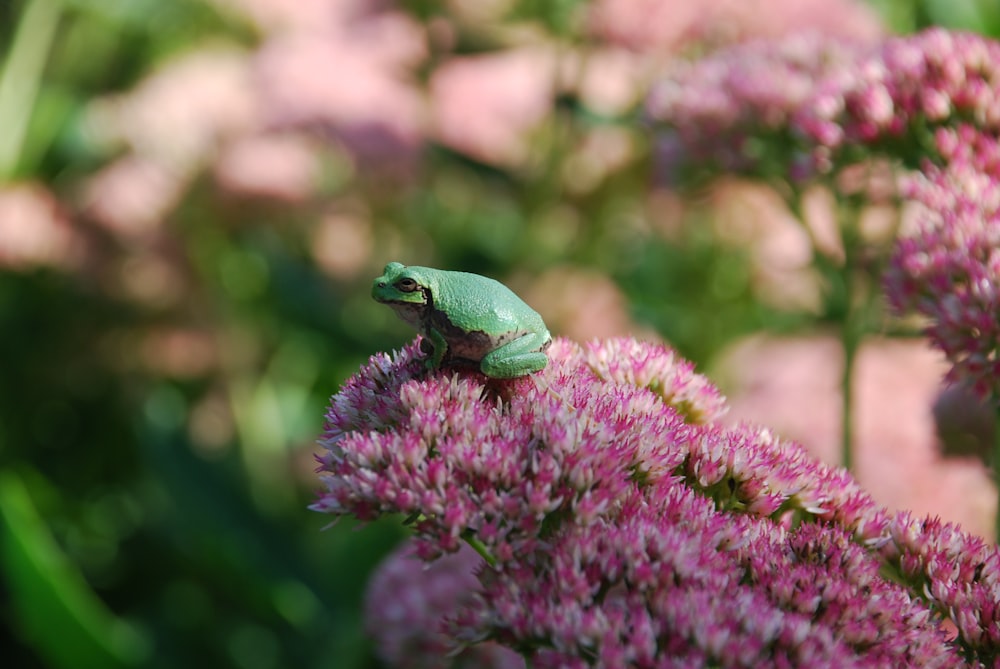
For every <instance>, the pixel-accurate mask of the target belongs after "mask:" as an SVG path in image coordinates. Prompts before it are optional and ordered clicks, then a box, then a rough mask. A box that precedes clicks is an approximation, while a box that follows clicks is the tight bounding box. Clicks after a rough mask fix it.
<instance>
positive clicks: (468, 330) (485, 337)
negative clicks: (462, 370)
mask: <svg viewBox="0 0 1000 669" xmlns="http://www.w3.org/2000/svg"><path fill="white" fill-rule="evenodd" d="M372 297H373V298H374V299H375V300H376V301H377V302H380V303H382V304H386V305H388V306H389V307H391V308H392V309H393V311H395V312H396V315H398V316H399V317H400V318H401V319H402V320H404V321H405V322H407V323H409V324H410V325H411V326H413V327H414V328H416V330H417V331H418V332H419V333H420V334H421V335H423V336H424V340H423V343H422V349H423V350H424V352H425V353H428V358H427V361H426V362H425V366H426V368H427V369H428V370H435V369H440V368H441V367H443V366H449V365H467V366H473V367H478V369H479V371H480V372H482V373H483V374H485V375H486V376H487V377H490V378H494V379H513V378H517V377H522V376H527V375H528V374H532V373H534V372H538V371H541V370H542V369H544V368H545V366H546V365H547V364H548V362H549V358H548V356H547V355H546V353H545V350H546V349H547V348H548V347H549V345H550V344H551V343H552V336H551V335H550V334H549V331H548V328H546V326H545V322H544V321H543V320H542V317H541V316H540V315H539V314H538V312H536V311H535V310H534V309H532V308H531V307H529V306H528V305H527V304H526V303H525V302H524V301H523V300H522V299H521V298H520V297H518V296H517V295H516V294H515V293H514V291H512V290H511V289H510V288H508V287H507V286H505V285H503V284H502V283H500V282H499V281H496V280H494V279H491V278H489V277H486V276H482V275H480V274H472V273H470V272H456V271H450V270H440V269H434V268H431V267H420V266H417V265H410V266H407V265H404V264H402V263H399V262H390V263H389V264H387V265H386V266H385V269H384V270H383V272H382V276H380V277H378V278H377V279H375V281H374V283H373V284H372ZM427 342H429V345H427V346H426V347H425V346H424V344H426V343H427Z"/></svg>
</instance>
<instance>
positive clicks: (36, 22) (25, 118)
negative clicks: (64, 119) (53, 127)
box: [0, 0, 62, 183]
mask: <svg viewBox="0 0 1000 669" xmlns="http://www.w3.org/2000/svg"><path fill="white" fill-rule="evenodd" d="M61 14H62V7H61V5H60V3H59V2H58V0H30V1H29V2H28V3H27V5H26V6H25V7H24V9H23V10H22V12H21V18H20V21H19V22H18V25H17V29H16V31H15V32H14V38H13V41H12V42H11V47H10V51H9V52H8V53H7V61H6V62H5V63H4V65H3V69H2V70H0V128H3V132H0V183H3V182H5V181H7V180H9V179H10V178H11V177H12V176H13V174H14V171H15V169H16V168H17V163H18V159H19V158H20V156H21V150H22V148H23V146H24V142H25V138H26V137H27V134H28V123H29V122H30V120H31V115H32V112H33V111H34V107H35V99H36V98H37V97H38V90H39V89H40V88H41V83H42V75H43V74H44V72H45V63H46V61H47V60H48V56H49V52H50V51H51V48H52V42H53V40H54V39H55V33H56V27H57V26H58V24H59V17H60V15H61Z"/></svg>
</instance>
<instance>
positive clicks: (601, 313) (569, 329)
mask: <svg viewBox="0 0 1000 669" xmlns="http://www.w3.org/2000/svg"><path fill="white" fill-rule="evenodd" d="M525 296H526V298H527V300H528V302H529V303H531V304H533V305H536V306H537V307H538V310H539V311H540V312H541V313H544V314H545V321H546V323H548V324H549V326H550V328H552V329H553V330H555V331H557V332H561V333H563V335H564V336H566V337H569V338H570V339H575V340H577V341H586V340H588V339H593V338H595V337H600V338H607V337H614V336H621V335H625V334H628V333H630V332H636V331H638V329H639V326H638V325H636V324H635V323H633V322H632V318H631V316H630V314H629V310H628V301H627V299H626V298H625V296H624V295H623V294H622V292H621V290H620V289H619V288H618V286H617V285H616V284H615V282H614V281H612V280H611V279H609V278H608V277H607V276H605V275H604V274H601V273H600V272H595V271H591V270H585V269H581V268H576V267H571V266H562V267H554V268H552V269H550V270H548V271H546V272H545V273H544V274H542V275H541V276H540V277H539V278H538V280H537V281H536V282H535V283H534V284H533V285H532V286H531V287H530V288H529V289H528V290H527V291H525ZM650 334H652V333H650Z"/></svg>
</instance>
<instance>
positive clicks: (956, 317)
mask: <svg viewBox="0 0 1000 669" xmlns="http://www.w3.org/2000/svg"><path fill="white" fill-rule="evenodd" d="M936 143H937V146H938V148H939V151H940V152H941V154H942V156H943V157H944V159H945V161H946V162H945V164H944V166H940V167H939V166H934V165H928V166H926V167H925V169H924V173H923V174H921V175H919V176H916V177H914V178H912V179H910V180H909V181H908V183H907V185H906V192H907V195H908V196H909V197H910V198H911V199H912V200H914V201H915V202H917V203H918V204H919V205H920V212H919V214H918V220H917V225H916V230H915V231H914V232H913V233H912V234H909V235H907V236H905V237H903V238H901V239H900V240H899V242H898V244H897V246H896V250H895V253H894V255H893V258H892V263H891V266H890V269H889V272H888V274H887V276H886V293H887V295H888V297H889V301H890V303H891V304H892V306H893V307H894V308H896V309H897V310H899V311H916V312H918V313H921V314H923V315H924V316H927V317H928V318H929V319H930V324H929V325H928V326H927V328H926V333H927V335H928V336H929V337H930V339H931V340H932V341H933V342H934V344H935V345H936V346H937V347H938V348H940V349H941V350H942V351H944V353H945V355H946V356H947V357H948V359H949V361H950V362H951V363H952V369H951V371H950V373H949V377H950V379H951V380H953V381H957V382H961V383H963V384H964V385H968V386H970V387H971V388H972V389H973V390H974V391H975V392H976V393H977V394H978V395H980V396H981V397H994V398H1000V143H998V141H997V139H996V137H995V136H993V135H988V134H985V133H982V132H981V131H979V130H978V129H976V128H973V127H972V126H969V125H961V126H959V127H958V128H957V129H954V130H951V129H949V130H944V129H942V130H939V131H938V133H937V137H936Z"/></svg>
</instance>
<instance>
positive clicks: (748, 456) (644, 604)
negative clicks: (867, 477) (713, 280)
mask: <svg viewBox="0 0 1000 669" xmlns="http://www.w3.org/2000/svg"><path fill="white" fill-rule="evenodd" d="M419 356H420V348H419V340H418V341H416V342H414V343H413V344H411V345H410V346H408V347H407V348H405V349H404V350H403V351H401V352H400V353H398V354H396V355H394V356H392V357H390V356H387V355H377V356H375V357H373V358H372V360H371V362H370V363H369V364H368V365H367V366H366V367H364V368H363V369H362V370H361V371H360V372H359V373H358V374H357V375H355V376H354V377H353V378H351V379H350V380H349V381H348V382H347V383H346V384H345V385H344V387H343V389H342V390H341V392H340V393H338V394H337V395H336V396H334V398H333V400H332V403H331V408H330V411H329V413H328V414H327V427H326V430H325V433H324V436H323V439H322V442H321V443H322V444H323V445H324V447H325V451H324V453H323V454H322V456H321V457H320V463H321V464H320V471H321V473H322V479H323V481H324V483H325V485H326V491H325V492H324V493H323V494H321V495H320V497H319V499H318V500H317V501H316V503H315V504H314V505H313V507H312V508H313V509H315V510H317V511H321V512H326V513H331V514H334V515H338V516H342V515H352V516H355V517H357V518H360V519H364V520H371V519H375V518H377V517H380V516H383V515H386V514H402V515H403V516H405V517H406V518H407V520H408V521H409V522H410V524H411V526H412V528H413V529H414V531H415V548H414V551H415V552H416V553H417V554H418V555H420V556H421V557H423V558H424V559H426V560H434V559H439V558H440V556H441V555H443V554H446V553H452V552H455V551H456V550H458V549H459V548H460V546H461V542H462V541H463V540H465V541H466V542H468V543H469V544H471V545H472V546H474V547H475V548H476V549H477V550H478V551H479V552H480V554H481V555H483V556H484V558H485V560H484V561H483V563H482V565H481V567H480V569H479V571H478V587H471V592H470V596H469V598H468V599H467V600H465V601H464V603H462V604H456V607H457V608H456V610H454V611H452V612H451V614H450V615H448V616H446V618H447V620H446V622H445V624H444V626H443V627H441V628H439V630H438V632H440V631H441V630H443V631H445V632H446V634H447V636H448V638H449V639H450V642H451V643H453V644H455V645H456V646H458V647H461V646H463V645H475V644H478V643H480V642H483V641H486V640H491V641H494V642H498V643H500V644H502V645H505V646H508V647H510V648H513V649H516V650H518V651H519V652H521V653H523V654H525V655H526V656H528V657H530V658H531V666H538V667H587V666H596V667H626V666H631V667H692V666H723V667H757V666H779V667H842V666H865V667H867V666H872V667H875V666H877V667H886V666H890V667H892V666H922V667H963V666H969V667H979V666H993V664H994V662H995V661H996V660H997V658H1000V632H998V630H1000V608H998V607H997V606H996V602H997V601H998V600H1000V553H998V551H997V549H996V548H995V547H992V546H987V545H985V544H984V542H982V541H981V540H979V539H977V538H975V537H972V536H969V535H967V534H964V533H962V532H961V531H959V530H957V529H956V528H954V527H952V526H949V525H945V524H941V523H939V522H936V521H933V520H924V521H917V520H914V519H912V518H910V517H909V516H908V515H905V514H903V515H892V514H889V513H887V512H885V511H884V510H882V509H880V508H879V507H877V506H876V505H875V504H874V502H873V501H872V500H871V498H870V497H869V496H868V495H867V494H865V493H864V492H863V491H862V490H860V489H859V487H858V486H857V484H856V483H855V482H854V481H853V480H852V479H851V478H850V476H849V475H848V474H847V473H846V472H844V471H843V470H841V469H838V468H833V467H829V466H826V465H823V464H821V463H818V462H816V461H814V460H812V459H811V458H810V457H809V456H808V455H806V454H805V453H804V451H802V450H801V449H800V448H799V447H798V446H797V445H795V444H791V443H788V442H784V441H782V440H780V439H777V438H776V437H775V436H774V435H772V434H771V433H769V432H768V431H767V430H764V429H760V428H753V427H750V426H740V427H736V428H733V427H724V426H722V425H721V424H719V423H717V422H715V419H716V418H718V416H719V415H720V414H721V412H722V411H723V410H724V408H725V407H724V404H723V401H722V399H721V397H720V395H719V394H718V392H717V391H716V390H715V389H714V388H713V387H712V386H711V385H710V384H709V383H708V382H707V381H705V379H704V378H702V377H700V376H698V375H697V374H695V373H694V372H693V371H692V370H691V367H690V366H689V365H688V363H686V362H684V361H682V360H680V359H679V358H678V357H677V356H676V355H675V354H674V353H673V352H672V351H670V350H669V349H667V348H665V347H663V346H660V345H655V344H647V343H641V342H637V341H634V340H631V339H615V340H610V341H606V342H593V343H590V344H587V345H585V346H578V345H576V344H573V343H570V342H568V341H566V340H560V339H557V340H556V341H555V342H553V345H552V347H551V348H550V349H549V356H550V364H549V366H548V367H547V368H546V369H545V370H544V371H543V372H540V373H538V374H535V375H532V376H530V377H525V378H521V379H516V380H512V381H491V380H488V379H485V378H484V377H482V376H480V375H478V374H476V373H474V372H467V371H462V370H454V371H453V370H444V371H440V372H435V373H431V374H424V372H423V371H422V365H421V360H420V359H419ZM678 407H680V408H681V409H682V411H678ZM466 583H468V581H466ZM428 587H430V586H428ZM373 599H374V598H373ZM393 601H394V598H393V596H392V595H391V594H387V595H385V596H384V597H380V598H378V602H376V603H374V604H373V602H372V601H370V602H369V608H370V610H371V609H375V610H379V609H380V607H382V606H392V605H393ZM379 602H380V603H379ZM946 621H950V622H948V623H947V624H946ZM956 629H957V633H956V632H955V630H956ZM949 630H951V631H950V632H949ZM399 666H402V665H399Z"/></svg>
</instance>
